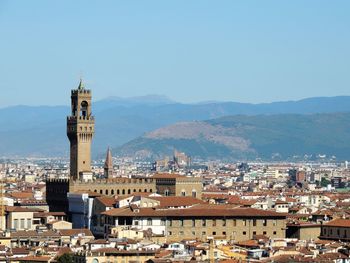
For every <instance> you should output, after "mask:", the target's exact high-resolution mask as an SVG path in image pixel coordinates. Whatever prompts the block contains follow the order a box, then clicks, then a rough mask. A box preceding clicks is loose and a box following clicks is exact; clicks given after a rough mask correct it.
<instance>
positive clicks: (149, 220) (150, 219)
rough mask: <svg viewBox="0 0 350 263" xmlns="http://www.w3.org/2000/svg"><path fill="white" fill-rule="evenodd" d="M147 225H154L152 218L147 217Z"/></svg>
mask: <svg viewBox="0 0 350 263" xmlns="http://www.w3.org/2000/svg"><path fill="white" fill-rule="evenodd" d="M147 225H148V226H151V225H152V218H148V219H147Z"/></svg>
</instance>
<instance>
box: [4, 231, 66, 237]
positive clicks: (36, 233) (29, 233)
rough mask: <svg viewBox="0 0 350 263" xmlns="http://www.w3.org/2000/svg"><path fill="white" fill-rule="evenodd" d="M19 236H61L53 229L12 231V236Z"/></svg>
mask: <svg viewBox="0 0 350 263" xmlns="http://www.w3.org/2000/svg"><path fill="white" fill-rule="evenodd" d="M18 237H28V238H30V237H60V234H59V233H57V232H55V231H52V230H46V231H34V230H28V231H26V230H22V231H16V232H13V233H11V238H18Z"/></svg>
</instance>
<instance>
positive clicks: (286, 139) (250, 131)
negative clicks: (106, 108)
mask: <svg viewBox="0 0 350 263" xmlns="http://www.w3.org/2000/svg"><path fill="white" fill-rule="evenodd" d="M174 149H177V150H180V151H184V152H186V153H187V154H190V155H191V156H194V157H201V158H205V159H208V158H209V159H218V158H220V159H255V158H257V157H259V158H263V159H271V158H272V156H279V158H280V159H288V158H291V157H293V156H295V155H298V156H304V155H305V154H307V155H313V156H317V155H318V154H321V155H322V154H326V155H328V156H332V155H334V156H336V157H337V159H339V160H343V159H350V113H330V114H310V115H298V114H281V115H256V116H243V115H237V116H229V117H223V118H218V119H212V120H208V121H200V122H199V121H198V122H181V123H177V124H174V125H171V126H166V127H163V128H160V129H157V130H155V131H152V132H150V133H147V134H145V135H144V136H142V137H139V138H137V139H135V140H132V141H130V142H128V143H126V144H124V145H123V146H121V147H119V148H116V149H115V150H116V152H117V153H118V154H123V155H132V154H135V153H136V154H141V155H143V156H148V157H152V158H154V157H161V156H164V155H169V154H171V153H172V151H173V150H174Z"/></svg>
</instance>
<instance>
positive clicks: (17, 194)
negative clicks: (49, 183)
mask: <svg viewBox="0 0 350 263" xmlns="http://www.w3.org/2000/svg"><path fill="white" fill-rule="evenodd" d="M10 196H11V197H13V198H16V199H30V198H34V194H33V193H32V192H12V193H11V194H10Z"/></svg>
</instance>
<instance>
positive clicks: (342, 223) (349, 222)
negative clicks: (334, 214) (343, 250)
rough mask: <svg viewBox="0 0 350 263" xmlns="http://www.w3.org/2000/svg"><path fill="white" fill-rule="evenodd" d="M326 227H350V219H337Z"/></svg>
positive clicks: (326, 224)
mask: <svg viewBox="0 0 350 263" xmlns="http://www.w3.org/2000/svg"><path fill="white" fill-rule="evenodd" d="M324 225H325V226H338V227H350V219H341V218H337V219H334V220H332V221H330V222H328V223H325V224H324Z"/></svg>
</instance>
